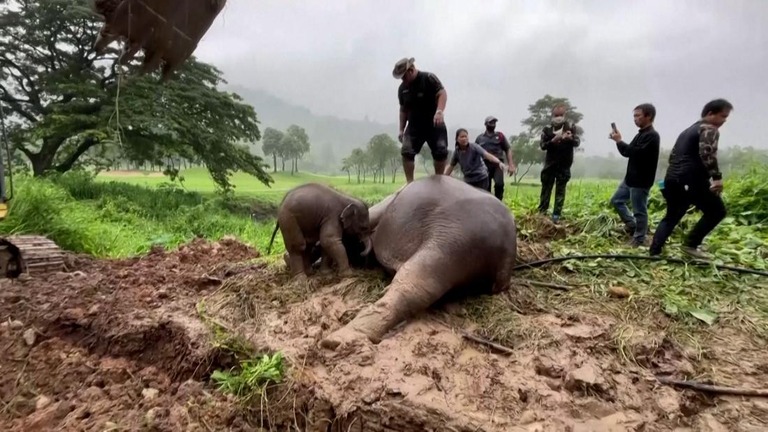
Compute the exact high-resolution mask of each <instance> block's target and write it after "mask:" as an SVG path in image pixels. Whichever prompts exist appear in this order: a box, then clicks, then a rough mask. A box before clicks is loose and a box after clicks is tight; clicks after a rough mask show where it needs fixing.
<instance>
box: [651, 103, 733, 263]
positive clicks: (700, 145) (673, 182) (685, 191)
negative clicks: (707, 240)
mask: <svg viewBox="0 0 768 432" xmlns="http://www.w3.org/2000/svg"><path fill="white" fill-rule="evenodd" d="M732 110H733V105H732V104H731V103H730V102H728V101H727V100H725V99H715V100H712V101H710V102H707V104H706V105H704V108H703V109H702V110H701V118H700V119H699V120H697V121H696V122H695V123H693V124H692V125H691V126H689V127H688V128H687V129H685V130H684V131H683V132H681V133H680V135H679V136H678V137H677V141H676V142H675V146H674V147H673V148H672V152H671V153H670V155H669V167H668V168H667V174H666V176H665V177H664V188H663V189H662V191H661V192H662V194H663V195H664V199H665V200H666V201H667V213H666V214H665V215H664V219H662V220H661V222H660V223H659V226H658V228H657V229H656V234H655V235H654V236H653V241H652V242H651V247H650V250H649V252H650V255H659V254H661V251H662V249H663V247H664V243H666V241H667V239H668V238H669V236H670V235H671V234H672V231H673V230H674V229H675V227H676V226H677V224H678V223H680V220H682V219H683V216H685V213H686V212H687V211H688V207H690V206H691V205H693V206H695V207H696V208H697V209H699V210H700V211H701V212H702V213H703V214H702V216H701V218H700V219H699V221H698V222H697V223H696V225H695V226H694V227H693V229H692V230H691V231H690V232H689V233H688V235H687V236H686V238H685V240H684V243H683V251H684V252H686V253H688V254H689V255H691V256H693V257H696V258H701V259H707V258H708V256H707V254H705V253H704V252H702V251H700V250H699V246H700V245H701V243H702V242H703V241H704V237H706V236H707V235H708V234H709V233H710V232H712V230H713V229H715V227H717V225H718V224H720V222H721V221H722V220H723V219H725V215H726V210H725V204H724V203H723V200H722V198H720V193H721V192H722V191H723V175H722V173H721V172H720V167H719V166H718V163H717V147H718V141H719V140H720V128H721V127H722V126H723V125H724V124H725V121H726V120H727V119H728V116H729V115H730V114H731V111H732Z"/></svg>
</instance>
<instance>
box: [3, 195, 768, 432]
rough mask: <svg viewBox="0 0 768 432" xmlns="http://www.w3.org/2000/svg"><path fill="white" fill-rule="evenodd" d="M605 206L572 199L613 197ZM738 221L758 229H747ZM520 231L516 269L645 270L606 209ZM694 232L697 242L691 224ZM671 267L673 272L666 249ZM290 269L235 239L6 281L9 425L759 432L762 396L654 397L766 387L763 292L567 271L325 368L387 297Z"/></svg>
mask: <svg viewBox="0 0 768 432" xmlns="http://www.w3.org/2000/svg"><path fill="white" fill-rule="evenodd" d="M748 188H749V187H748V185H747V186H745V189H748ZM751 190H755V189H751ZM607 192H610V191H607ZM607 194H608V193H603V194H602V195H607ZM595 195H596V196H583V197H580V199H581V200H582V201H584V202H600V200H602V199H604V198H605V197H604V196H600V194H595ZM574 199H575V198H574ZM730 199H731V201H730V204H732V205H731V207H730V208H731V209H734V210H732V212H731V216H730V217H731V219H729V220H727V221H725V222H724V223H723V225H722V226H721V227H719V228H718V229H717V230H716V231H715V232H714V233H713V235H712V236H711V238H709V239H708V241H707V246H708V247H709V249H710V251H713V252H717V254H718V256H719V257H722V258H721V259H723V260H724V261H726V262H728V263H731V264H738V265H743V266H750V267H754V268H760V267H761V265H762V266H764V265H765V264H764V262H765V259H766V258H767V257H766V253H767V252H766V244H765V242H764V240H762V239H765V238H766V234H765V232H764V229H765V228H763V227H761V225H760V224H759V223H757V222H756V221H755V220H753V219H749V218H754V217H761V216H760V215H759V214H756V213H755V211H754V209H755V208H758V209H760V207H755V206H751V204H749V203H748V202H746V201H745V202H741V203H740V202H739V200H740V199H741V198H740V195H737V194H734V195H732V198H730ZM744 199H745V200H746V198H744ZM751 199H759V196H757V197H751ZM653 205H655V204H652V206H653ZM739 205H741V206H742V208H743V209H749V208H751V209H753V210H744V211H745V212H746V211H750V213H748V214H746V215H740V214H739V213H738V208H739ZM750 206H751V207H750ZM652 209H653V207H652ZM654 212H655V213H653V214H652V219H653V218H655V219H658V217H659V214H658V209H655V210H654ZM520 213H521V214H519V215H518V222H519V226H520V239H521V241H520V244H519V254H520V257H521V260H522V261H537V260H541V259H544V258H547V257H551V256H560V255H564V254H572V253H598V252H599V253H604V252H614V253H615V252H619V253H623V254H642V253H644V252H645V251H637V250H631V249H626V248H623V247H622V246H621V242H622V241H623V239H625V238H626V237H624V235H623V233H622V232H621V229H620V228H619V226H618V224H617V223H616V221H615V218H612V217H611V216H610V215H609V214H607V213H606V212H602V211H601V210H599V209H597V208H592V209H590V208H585V209H583V210H579V212H578V213H577V214H574V215H572V216H570V217H569V219H567V220H566V221H565V223H563V224H561V225H559V226H554V225H552V224H551V222H549V221H548V220H546V219H545V218H541V217H537V216H532V215H527V214H525V213H524V212H520ZM740 218H741V219H744V220H740ZM63 220H64V219H62V221H63ZM656 222H657V220H656V221H654V222H653V225H652V226H655V223H656ZM62 223H63V222H62ZM685 223H686V225H687V226H686V228H689V227H690V224H691V223H692V221H690V220H686V222H685ZM677 239H679V236H677V237H676V239H674V240H677ZM617 245H618V246H617ZM668 252H669V253H670V254H673V255H676V254H677V253H676V252H675V249H674V245H671V246H670V248H669V251H668ZM281 253H282V251H276V253H275V256H272V257H261V256H259V252H258V251H257V250H256V249H253V248H251V247H249V246H246V245H244V244H242V243H240V242H239V241H236V240H233V239H227V238H224V239H222V240H219V241H218V242H212V243H211V242H208V241H205V240H201V239H197V240H194V241H192V242H191V243H187V244H184V245H182V246H181V247H180V248H179V249H178V250H174V251H168V252H167V251H164V250H163V249H162V248H157V247H155V248H153V249H152V250H151V251H150V252H149V253H148V254H147V255H144V256H140V257H135V258H127V259H119V260H109V261H105V260H97V259H93V258H90V257H85V256H73V257H71V259H70V260H69V262H68V267H69V268H68V271H67V272H65V273H60V274H55V275H50V276H46V277H35V278H23V279H22V280H17V281H8V280H5V281H2V283H1V285H2V289H1V290H0V297H1V300H2V301H0V318H1V319H2V320H3V324H2V326H1V328H0V346H2V347H3V348H4V349H3V351H2V353H0V367H2V368H3V374H2V376H1V377H0V396H2V401H3V407H2V416H0V426H2V429H3V430H19V431H21V430H94V431H96V430H98V431H102V430H114V431H117V430H123V431H129V430H131V431H132V430H170V431H174V430H180V431H181V430H184V431H186V430H189V431H194V430H200V431H208V430H243V431H245V430H258V429H259V428H261V429H263V430H275V431H279V430H301V431H305V430H309V431H313V430H316V431H327V430H331V431H366V430H372V431H378V430H381V431H384V430H406V431H409V430H411V431H416V430H458V431H469V430H472V431H510V430H511V431H514V430H521V431H522V430H531V431H533V430H547V431H549V430H553V431H559V430H563V431H564V430H574V431H577V430H583V431H587V430H589V431H591V430H643V428H644V430H653V431H657V430H658V431H664V430H675V429H676V428H684V427H690V428H692V429H693V430H764V428H765V427H766V425H768V404H766V402H765V400H764V399H756V398H743V397H738V396H716V395H711V394H707V393H699V392H695V391H691V390H682V389H678V388H673V387H669V386H664V385H660V384H659V383H658V382H657V380H656V379H655V375H660V376H672V377H674V378H678V379H693V380H697V381H701V382H707V381H711V382H713V383H716V384H720V385H728V386H733V387H745V388H759V387H760V386H761V385H762V386H764V385H765V384H764V383H765V382H767V381H766V378H768V362H766V361H765V359H764V355H763V354H762V353H763V352H764V346H765V343H766V329H767V328H768V327H766V323H768V312H767V311H768V294H766V292H767V291H766V288H768V286H767V284H766V282H765V278H761V277H758V276H752V275H743V274H737V273H733V272H727V271H717V270H716V269H712V268H708V267H703V268H702V267H691V266H685V265H679V264H670V263H665V262H647V261H606V260H588V261H568V262H564V263H561V264H553V265H549V266H542V267H538V268H536V269H529V270H525V271H521V272H520V273H519V274H517V275H516V283H515V286H514V289H513V290H512V291H510V292H508V293H504V294H501V295H496V296H484V297H477V298H471V299H467V300H464V301H459V302H455V303H443V304H440V305H437V306H436V307H434V308H432V309H431V310H429V311H427V312H425V313H423V314H421V315H420V316H417V317H414V318H413V319H412V320H411V321H409V322H408V323H405V324H402V325H400V326H398V327H397V328H395V329H394V330H393V331H391V332H390V334H389V335H387V337H386V338H385V339H384V340H383V341H382V342H381V343H380V344H378V345H369V346H363V347H358V348H357V349H355V350H350V351H347V352H330V351H327V350H323V349H321V348H319V347H318V342H319V340H320V339H322V337H324V336H325V335H327V334H329V333H331V332H333V331H334V330H336V329H338V328H340V327H341V326H343V325H344V324H346V323H347V322H349V321H350V320H351V319H352V318H353V317H354V316H355V315H356V314H357V312H358V311H359V310H360V309H361V308H362V307H364V306H365V305H366V304H368V303H370V302H372V301H375V300H376V299H378V298H379V297H380V296H381V295H382V294H383V292H384V290H385V289H386V285H387V282H386V280H385V279H384V278H383V277H382V275H381V273H379V272H376V271H359V272H357V273H356V275H355V277H353V278H350V279H345V280H340V279H339V278H337V277H335V276H333V275H329V276H321V275H318V276H315V277H313V278H311V279H310V280H309V282H308V283H298V282H296V281H291V280H289V278H288V276H287V274H286V272H285V271H284V265H283V264H282V260H280V259H279V258H278V257H279V256H280V255H281ZM273 262H277V264H272V263H273ZM761 263H762V264H761ZM543 285H546V286H543ZM492 344H496V345H492ZM610 427H612V428H613V429H608V428H610ZM569 428H570V429H569ZM601 428H602V429H601ZM707 428H709V429H707Z"/></svg>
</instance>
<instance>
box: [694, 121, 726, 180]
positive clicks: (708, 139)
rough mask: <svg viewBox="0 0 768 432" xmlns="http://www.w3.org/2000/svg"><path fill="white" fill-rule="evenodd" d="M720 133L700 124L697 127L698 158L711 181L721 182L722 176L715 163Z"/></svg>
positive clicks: (712, 127) (714, 128)
mask: <svg viewBox="0 0 768 432" xmlns="http://www.w3.org/2000/svg"><path fill="white" fill-rule="evenodd" d="M719 138H720V132H719V131H718V130H717V128H716V127H714V126H712V125H709V124H706V123H702V124H701V126H700V127H699V156H700V157H701V161H702V162H703V163H704V167H705V168H706V169H707V173H708V174H709V176H710V177H711V178H712V180H715V181H717V180H722V179H723V174H722V173H721V172H720V167H719V166H718V163H717V145H718V140H719Z"/></svg>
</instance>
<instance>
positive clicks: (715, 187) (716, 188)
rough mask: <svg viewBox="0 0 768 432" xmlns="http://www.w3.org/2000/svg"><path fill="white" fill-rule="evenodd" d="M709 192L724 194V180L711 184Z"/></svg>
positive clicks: (713, 181) (714, 181)
mask: <svg viewBox="0 0 768 432" xmlns="http://www.w3.org/2000/svg"><path fill="white" fill-rule="evenodd" d="M709 190H711V191H712V192H714V193H716V194H718V195H720V193H721V192H723V179H720V180H712V184H710V186H709Z"/></svg>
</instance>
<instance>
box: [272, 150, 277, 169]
mask: <svg viewBox="0 0 768 432" xmlns="http://www.w3.org/2000/svg"><path fill="white" fill-rule="evenodd" d="M272 172H273V173H276V172H277V153H272Z"/></svg>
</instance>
